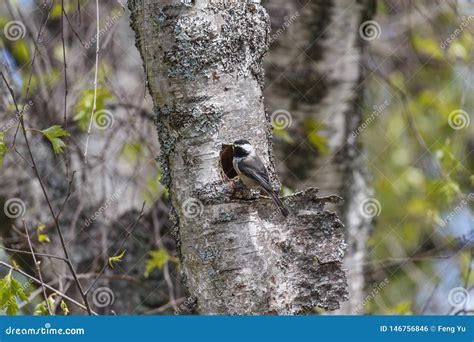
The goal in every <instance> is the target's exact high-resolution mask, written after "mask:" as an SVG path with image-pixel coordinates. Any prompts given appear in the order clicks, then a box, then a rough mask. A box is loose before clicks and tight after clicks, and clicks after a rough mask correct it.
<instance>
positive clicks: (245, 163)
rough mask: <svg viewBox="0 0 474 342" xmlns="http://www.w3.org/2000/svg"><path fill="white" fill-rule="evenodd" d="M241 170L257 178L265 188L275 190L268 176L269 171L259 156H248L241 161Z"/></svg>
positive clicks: (246, 174)
mask: <svg viewBox="0 0 474 342" xmlns="http://www.w3.org/2000/svg"><path fill="white" fill-rule="evenodd" d="M239 171H240V172H242V173H243V174H244V175H245V176H247V177H249V178H251V179H253V180H255V181H256V182H257V183H258V184H260V185H261V186H262V187H263V188H264V189H265V190H267V191H273V189H272V187H271V185H270V179H269V178H268V172H267V169H266V168H265V165H263V162H262V161H261V160H260V158H259V157H258V156H255V157H253V158H247V159H244V160H242V161H240V162H239Z"/></svg>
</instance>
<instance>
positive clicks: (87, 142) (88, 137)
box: [84, 0, 100, 164]
mask: <svg viewBox="0 0 474 342" xmlns="http://www.w3.org/2000/svg"><path fill="white" fill-rule="evenodd" d="M95 5H96V15H97V17H96V22H97V26H96V29H97V35H96V48H95V75H94V101H93V104H92V113H91V118H90V120H89V128H88V129H87V138H86V148H85V150H84V162H85V163H86V164H87V150H88V148H89V139H90V136H91V130H92V120H94V115H95V111H96V107H97V78H98V77H97V75H98V72H99V49H100V45H99V33H100V25H99V24H100V22H99V0H95Z"/></svg>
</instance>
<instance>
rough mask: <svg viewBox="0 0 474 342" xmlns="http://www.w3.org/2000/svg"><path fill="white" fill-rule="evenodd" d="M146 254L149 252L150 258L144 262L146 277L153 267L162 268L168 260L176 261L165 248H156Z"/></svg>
mask: <svg viewBox="0 0 474 342" xmlns="http://www.w3.org/2000/svg"><path fill="white" fill-rule="evenodd" d="M148 254H150V258H149V259H148V260H147V262H146V267H145V278H148V276H149V275H150V273H151V272H152V271H153V270H154V269H159V270H162V269H163V267H164V266H165V265H166V263H167V262H168V261H175V262H177V259H176V258H175V257H172V256H170V255H169V254H168V252H167V251H166V250H165V249H157V250H155V251H151V252H149V253H148Z"/></svg>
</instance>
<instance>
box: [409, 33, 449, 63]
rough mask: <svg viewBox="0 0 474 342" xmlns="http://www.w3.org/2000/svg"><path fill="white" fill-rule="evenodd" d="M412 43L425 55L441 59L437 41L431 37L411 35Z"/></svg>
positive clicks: (441, 55)
mask: <svg viewBox="0 0 474 342" xmlns="http://www.w3.org/2000/svg"><path fill="white" fill-rule="evenodd" d="M412 43H413V46H414V47H415V49H416V50H417V51H419V52H421V53H423V54H425V55H429V56H432V57H433V58H437V59H441V58H442V57H443V53H442V52H441V48H440V47H439V43H438V42H436V41H435V40H433V39H431V38H424V37H421V36H418V35H414V36H413V37H412Z"/></svg>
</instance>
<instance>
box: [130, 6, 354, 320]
mask: <svg viewBox="0 0 474 342" xmlns="http://www.w3.org/2000/svg"><path fill="white" fill-rule="evenodd" d="M129 7H130V9H131V11H132V20H131V21H132V28H133V29H134V30H135V33H136V43H137V47H138V49H139V51H140V52H141V55H142V59H143V61H144V69H145V73H146V76H147V82H148V88H149V91H150V93H151V95H152V98H153V100H154V104H155V107H156V110H155V112H156V126H157V129H158V133H159V139H160V145H161V155H160V157H159V160H160V162H161V165H162V169H163V182H164V184H165V185H166V186H168V187H169V189H170V196H171V201H172V206H173V209H172V216H173V218H174V222H175V225H176V236H177V239H178V243H179V252H180V257H181V262H182V268H183V273H184V276H185V279H186V284H187V286H188V290H189V293H190V298H192V299H193V300H194V301H195V303H196V304H197V306H196V309H197V310H198V311H199V312H200V313H202V314H295V313H301V312H303V311H304V310H305V309H307V308H312V307H314V306H320V307H323V308H327V309H336V308H338V307H339V303H340V302H341V301H343V300H345V299H346V296H347V294H346V280H345V275H344V272H343V270H342V258H343V254H344V248H345V244H344V238H343V235H344V230H343V226H342V224H341V222H340V220H339V219H338V218H337V216H336V215H335V214H332V213H329V212H327V211H324V205H325V204H326V203H333V202H336V201H338V198H337V197H335V196H330V197H324V198H318V197H317V196H316V191H317V190H315V189H308V190H305V191H303V192H301V193H297V194H295V195H293V196H290V197H287V198H284V199H283V201H284V202H285V204H286V205H287V206H288V208H289V209H290V212H291V213H290V216H289V217H288V218H286V219H284V218H283V217H282V216H281V215H280V213H279V212H278V211H277V210H276V209H275V208H274V206H273V204H272V202H271V201H270V200H269V199H266V198H261V197H260V196H259V194H258V193H257V192H253V191H252V192H251V191H247V190H246V189H245V188H244V187H242V186H241V185H240V184H239V183H237V182H236V181H235V180H232V179H229V178H228V177H227V176H226V173H225V172H224V170H223V168H222V165H223V163H224V164H225V162H226V161H225V159H226V156H225V152H224V153H221V152H222V151H223V150H224V151H225V145H226V144H229V143H231V142H233V141H235V140H237V139H248V140H249V141H251V143H252V144H253V145H254V146H255V147H256V149H257V152H258V153H259V155H260V156H261V157H262V160H263V161H264V162H265V164H266V166H267V168H268V170H269V173H270V175H271V179H272V182H273V184H274V188H275V189H278V187H279V181H278V179H277V177H276V174H275V168H274V164H273V157H272V143H271V141H272V140H271V139H272V135H271V125H270V122H269V117H268V115H267V114H266V112H265V109H264V104H263V95H262V86H263V78H264V77H263V76H264V73H263V69H262V58H263V56H264V55H265V53H266V52H267V49H268V36H269V26H270V25H269V24H270V23H269V18H268V15H267V13H266V11H265V10H264V8H263V7H261V6H260V5H257V4H254V3H246V2H245V1H210V0H197V1H177V0H166V1H165V0H162V1H152V0H134V1H129Z"/></svg>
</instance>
